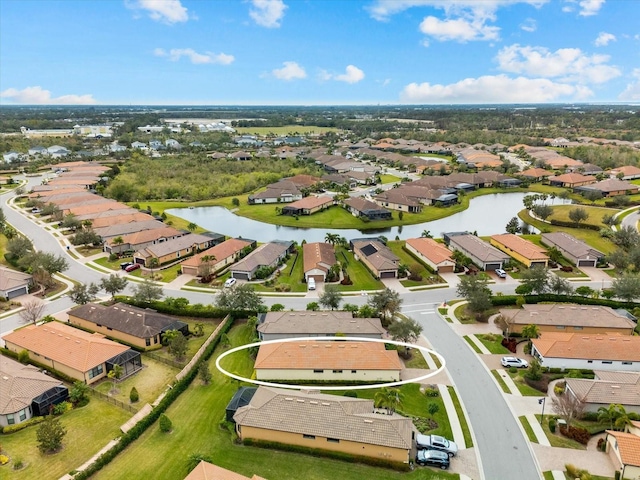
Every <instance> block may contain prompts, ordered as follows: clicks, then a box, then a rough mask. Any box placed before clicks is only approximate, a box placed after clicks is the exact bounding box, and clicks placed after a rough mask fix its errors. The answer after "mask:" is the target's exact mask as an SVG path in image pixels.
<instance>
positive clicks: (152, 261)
mask: <svg viewBox="0 0 640 480" xmlns="http://www.w3.org/2000/svg"><path fill="white" fill-rule="evenodd" d="M158 266H160V262H159V260H158V258H157V257H152V258H151V259H150V260H149V269H150V270H151V278H153V269H154V268H158Z"/></svg>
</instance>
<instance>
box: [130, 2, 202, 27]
mask: <svg viewBox="0 0 640 480" xmlns="http://www.w3.org/2000/svg"><path fill="white" fill-rule="evenodd" d="M125 5H126V6H127V7H128V8H131V9H135V10H145V11H146V12H147V13H148V15H149V17H150V18H151V19H153V20H157V21H159V22H163V23H169V24H172V23H179V22H186V21H187V20H189V12H188V11H187V8H186V7H184V6H183V5H182V3H180V0H125Z"/></svg>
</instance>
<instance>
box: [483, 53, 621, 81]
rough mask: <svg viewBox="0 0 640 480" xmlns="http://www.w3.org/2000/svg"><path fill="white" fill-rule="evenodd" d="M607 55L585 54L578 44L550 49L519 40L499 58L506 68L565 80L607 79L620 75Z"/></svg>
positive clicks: (516, 71) (504, 69) (501, 64)
mask: <svg viewBox="0 0 640 480" xmlns="http://www.w3.org/2000/svg"><path fill="white" fill-rule="evenodd" d="M609 58H610V57H609V56H608V55H591V56H589V55H586V54H584V53H583V52H582V51H581V50H580V49H579V48H561V49H558V50H556V51H555V52H550V51H549V50H547V49H546V48H544V47H524V46H520V45H518V44H514V45H511V46H509V47H505V48H503V49H502V50H500V51H499V52H498V55H497V56H496V60H497V61H498V65H499V68H500V69H501V70H503V71H505V72H510V73H519V74H524V75H531V76H540V77H546V78H558V79H559V80H561V81H564V82H577V83H604V82H607V81H609V80H611V79H612V78H615V77H618V76H620V74H621V72H620V70H619V69H618V68H617V67H615V66H611V65H607V64H606V62H608V61H609Z"/></svg>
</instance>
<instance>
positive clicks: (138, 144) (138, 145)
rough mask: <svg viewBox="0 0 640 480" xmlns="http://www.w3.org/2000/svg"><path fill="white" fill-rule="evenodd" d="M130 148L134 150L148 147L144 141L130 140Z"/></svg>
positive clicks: (147, 148)
mask: <svg viewBox="0 0 640 480" xmlns="http://www.w3.org/2000/svg"><path fill="white" fill-rule="evenodd" d="M131 148H133V149H134V150H149V147H148V146H147V144H146V143H144V142H131Z"/></svg>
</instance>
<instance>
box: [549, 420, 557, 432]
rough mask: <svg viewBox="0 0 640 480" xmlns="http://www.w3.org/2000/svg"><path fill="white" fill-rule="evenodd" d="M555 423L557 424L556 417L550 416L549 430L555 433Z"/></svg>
mask: <svg viewBox="0 0 640 480" xmlns="http://www.w3.org/2000/svg"><path fill="white" fill-rule="evenodd" d="M556 425H557V423H556V419H555V418H553V417H551V418H550V419H549V431H550V432H551V433H556Z"/></svg>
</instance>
